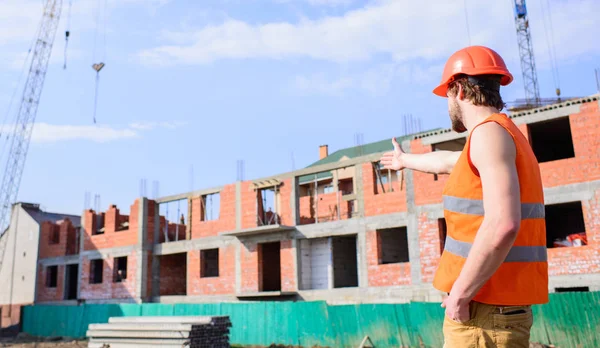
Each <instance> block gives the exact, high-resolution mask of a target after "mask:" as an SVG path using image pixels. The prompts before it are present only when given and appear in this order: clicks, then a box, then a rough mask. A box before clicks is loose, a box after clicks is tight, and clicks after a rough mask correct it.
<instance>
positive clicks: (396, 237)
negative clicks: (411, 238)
mask: <svg viewBox="0 0 600 348" xmlns="http://www.w3.org/2000/svg"><path fill="white" fill-rule="evenodd" d="M377 243H378V244H379V246H378V249H379V263H380V264H386V263H401V262H408V236H407V229H406V227H394V228H386V229H380V230H377Z"/></svg>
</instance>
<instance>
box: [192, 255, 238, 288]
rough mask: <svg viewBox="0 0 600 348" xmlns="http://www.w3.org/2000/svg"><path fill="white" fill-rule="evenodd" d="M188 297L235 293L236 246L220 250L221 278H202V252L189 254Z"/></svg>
mask: <svg viewBox="0 0 600 348" xmlns="http://www.w3.org/2000/svg"><path fill="white" fill-rule="evenodd" d="M188 254H189V257H190V265H189V266H190V269H189V272H188V273H189V275H190V278H189V279H188V289H189V290H188V295H225V294H234V293H235V246H227V247H223V248H220V249H219V276H218V277H206V278H201V277H200V269H201V260H200V255H201V252H200V250H193V251H190V252H189V253H188Z"/></svg>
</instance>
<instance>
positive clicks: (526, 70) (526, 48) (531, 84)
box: [514, 0, 540, 106]
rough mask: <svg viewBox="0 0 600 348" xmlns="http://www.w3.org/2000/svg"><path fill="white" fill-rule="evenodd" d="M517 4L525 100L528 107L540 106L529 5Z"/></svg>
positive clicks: (516, 14)
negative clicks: (528, 14)
mask: <svg viewBox="0 0 600 348" xmlns="http://www.w3.org/2000/svg"><path fill="white" fill-rule="evenodd" d="M514 2H515V27H516V29H517V42H518V44H519V56H520V57H521V71H522V73H523V84H524V87H525V99H526V101H527V104H528V105H532V106H538V105H540V90H539V86H538V80H537V71H536V68H535V59H534V55H533V44H532V43H531V33H530V31H529V17H528V16H527V5H526V3H525V0H514Z"/></svg>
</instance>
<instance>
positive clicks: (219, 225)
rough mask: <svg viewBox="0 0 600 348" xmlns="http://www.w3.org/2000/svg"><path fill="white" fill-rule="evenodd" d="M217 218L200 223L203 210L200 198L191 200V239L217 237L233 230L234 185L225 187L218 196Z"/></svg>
mask: <svg viewBox="0 0 600 348" xmlns="http://www.w3.org/2000/svg"><path fill="white" fill-rule="evenodd" d="M219 196H220V197H219V199H220V207H219V218H218V219H216V220H210V221H202V216H203V215H204V208H205V207H202V199H201V197H196V198H194V199H192V200H191V201H192V217H191V218H192V239H194V238H202V237H211V236H217V235H218V234H219V233H220V232H226V231H232V230H234V229H235V184H232V185H226V186H225V187H224V188H223V190H221V192H220V194H219Z"/></svg>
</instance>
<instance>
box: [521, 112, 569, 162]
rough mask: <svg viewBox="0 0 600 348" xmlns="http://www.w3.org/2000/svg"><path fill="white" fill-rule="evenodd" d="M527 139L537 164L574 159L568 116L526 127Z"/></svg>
mask: <svg viewBox="0 0 600 348" xmlns="http://www.w3.org/2000/svg"><path fill="white" fill-rule="evenodd" d="M528 128H529V139H530V143H531V147H532V148H533V152H534V153H535V156H536V157H537V160H538V162H540V163H542V162H550V161H556V160H560V159H564V158H571V157H575V150H574V148H573V137H572V136H571V124H570V123H569V116H565V117H561V118H555V119H553V120H549V121H542V122H536V123H531V124H529V125H528Z"/></svg>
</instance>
